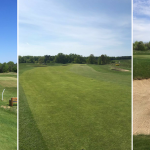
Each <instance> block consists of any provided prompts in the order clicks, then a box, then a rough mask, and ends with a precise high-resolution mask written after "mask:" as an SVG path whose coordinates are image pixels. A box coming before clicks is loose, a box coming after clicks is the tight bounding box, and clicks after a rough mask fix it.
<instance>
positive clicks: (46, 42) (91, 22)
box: [19, 0, 131, 55]
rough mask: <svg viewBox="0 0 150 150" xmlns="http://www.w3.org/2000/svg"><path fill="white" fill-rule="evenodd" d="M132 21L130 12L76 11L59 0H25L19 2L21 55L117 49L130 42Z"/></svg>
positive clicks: (81, 52)
mask: <svg viewBox="0 0 150 150" xmlns="http://www.w3.org/2000/svg"><path fill="white" fill-rule="evenodd" d="M130 20H131V19H130V16H128V15H124V16H119V15H118V16H117V17H112V16H110V14H104V13H98V14H91V15H89V14H87V15H83V14H80V15H79V14H74V13H72V12H71V11H69V10H68V8H65V7H64V5H61V4H58V3H56V1H54V2H53V1H48V0H32V1H29V0H26V1H23V0H22V1H20V2H19V41H20V42H19V54H20V55H45V54H46V53H49V54H51V53H53V54H57V53H58V51H59V50H61V52H63V53H68V52H69V51H70V50H71V52H72V53H77V54H78V52H79V54H82V55H86V53H87V54H88V53H92V52H94V51H96V52H97V51H104V49H105V51H106V50H107V49H110V47H111V48H112V50H113V49H114V50H116V51H117V49H121V46H122V47H125V45H126V44H127V42H128V43H130V40H131V37H130V33H129V31H130V29H129V28H130ZM126 31H127V32H126ZM27 43H30V44H27ZM126 51H128V52H130V49H128V48H127V49H126ZM35 52H36V53H35ZM100 54H101V52H100ZM129 54H130V53H129ZM51 55H52V54H51ZM116 55H117V54H116Z"/></svg>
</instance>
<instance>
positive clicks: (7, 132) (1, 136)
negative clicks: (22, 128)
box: [0, 73, 17, 150]
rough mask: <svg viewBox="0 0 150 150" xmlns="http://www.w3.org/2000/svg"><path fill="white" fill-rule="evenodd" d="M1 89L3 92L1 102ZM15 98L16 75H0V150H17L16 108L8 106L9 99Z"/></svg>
mask: <svg viewBox="0 0 150 150" xmlns="http://www.w3.org/2000/svg"><path fill="white" fill-rule="evenodd" d="M6 79H7V80H6ZM8 79H9V80H8ZM3 89H5V92H4V96H3V98H4V99H3V101H2V91H3ZM16 96H17V80H16V74H11V73H8V74H6V73H5V74H0V146H1V147H0V149H5V150H10V149H11V150H16V149H17V106H16V105H15V106H14V107H12V108H9V106H8V105H9V100H10V99H11V97H16Z"/></svg>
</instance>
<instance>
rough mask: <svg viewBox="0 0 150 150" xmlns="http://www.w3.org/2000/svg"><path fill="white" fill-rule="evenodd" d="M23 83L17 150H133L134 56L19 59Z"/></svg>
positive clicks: (20, 94)
mask: <svg viewBox="0 0 150 150" xmlns="http://www.w3.org/2000/svg"><path fill="white" fill-rule="evenodd" d="M117 61H118V60H117ZM118 62H119V61H118ZM19 83H20V85H19V149H24V150H26V149H37V148H38V149H44V150H46V149H57V150H59V149H61V150H70V149H81V150H91V149H92V150H94V149H95V150H96V149H107V150H117V149H118V150H119V149H121V150H126V149H131V60H128V59H127V60H120V66H116V65H115V63H109V64H106V65H96V64H73V63H66V64H61V63H49V64H48V63H47V65H45V64H41V65H40V64H35V63H20V64H19Z"/></svg>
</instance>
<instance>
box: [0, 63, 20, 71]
mask: <svg viewBox="0 0 150 150" xmlns="http://www.w3.org/2000/svg"><path fill="white" fill-rule="evenodd" d="M4 72H17V63H16V64H14V62H12V61H9V62H8V63H6V62H4V63H3V64H2V63H0V73H4Z"/></svg>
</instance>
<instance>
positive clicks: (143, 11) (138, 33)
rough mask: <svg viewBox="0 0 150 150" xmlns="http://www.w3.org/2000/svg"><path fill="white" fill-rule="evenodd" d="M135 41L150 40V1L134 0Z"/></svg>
mask: <svg viewBox="0 0 150 150" xmlns="http://www.w3.org/2000/svg"><path fill="white" fill-rule="evenodd" d="M133 11H134V17H133V41H144V42H148V41H150V34H149V33H150V18H149V17H150V1H141V0H136V1H134V5H133Z"/></svg>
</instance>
